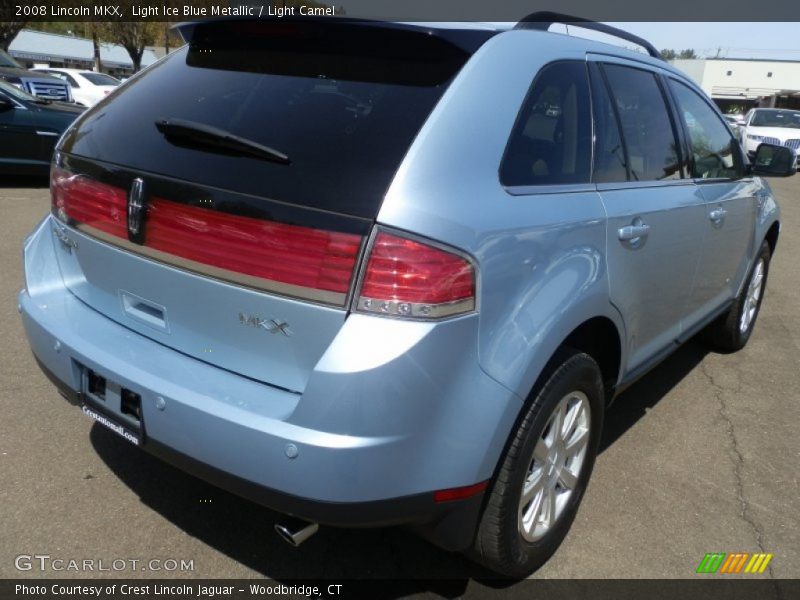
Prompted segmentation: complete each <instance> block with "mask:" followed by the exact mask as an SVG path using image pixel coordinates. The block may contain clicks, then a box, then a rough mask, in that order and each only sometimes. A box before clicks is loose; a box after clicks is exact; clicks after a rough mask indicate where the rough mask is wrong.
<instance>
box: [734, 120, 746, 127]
mask: <svg viewBox="0 0 800 600" xmlns="http://www.w3.org/2000/svg"><path fill="white" fill-rule="evenodd" d="M736 124H737V125H738V126H739V127H744V126H745V125H747V121H745V120H744V119H736Z"/></svg>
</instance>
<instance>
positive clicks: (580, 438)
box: [564, 427, 589, 457]
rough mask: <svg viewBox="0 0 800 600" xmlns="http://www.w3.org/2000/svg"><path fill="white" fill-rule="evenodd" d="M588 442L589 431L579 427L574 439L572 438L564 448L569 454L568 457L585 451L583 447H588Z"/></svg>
mask: <svg viewBox="0 0 800 600" xmlns="http://www.w3.org/2000/svg"><path fill="white" fill-rule="evenodd" d="M588 441H589V430H588V429H586V428H585V427H579V428H578V429H577V430H576V431H575V434H574V435H573V436H572V438H570V439H569V440H568V441H567V443H566V445H565V446H564V451H565V452H566V453H567V457H572V456H573V455H575V454H577V453H578V452H580V451H581V450H583V447H584V446H586V444H587V442H588Z"/></svg>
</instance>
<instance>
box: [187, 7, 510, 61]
mask: <svg viewBox="0 0 800 600" xmlns="http://www.w3.org/2000/svg"><path fill="white" fill-rule="evenodd" d="M278 21H280V22H281V23H298V24H299V23H306V24H316V25H318V24H320V23H325V24H326V25H329V26H331V27H350V28H360V27H363V28H365V29H367V28H369V29H377V30H381V29H383V30H387V31H406V32H408V33H409V34H410V35H412V36H416V35H419V34H423V35H426V36H430V37H434V38H437V39H440V40H442V41H444V42H447V43H448V44H450V45H451V46H453V47H455V48H458V49H459V50H461V51H462V52H464V53H466V54H474V53H475V51H476V50H477V49H478V48H480V47H481V46H482V45H483V44H484V43H485V42H486V40H488V39H489V38H491V37H493V36H494V35H497V34H498V33H500V30H496V29H478V28H468V27H465V28H463V29H461V28H445V27H435V26H433V25H432V24H430V23H395V22H392V21H377V20H372V19H356V18H352V17H311V16H309V17H290V16H289V17H280V18H278V17H274V18H262V19H253V18H242V17H223V18H219V19H208V20H203V21H186V22H182V23H177V24H175V25H173V26H172V29H174V30H176V31H177V32H178V33H179V34H180V35H181V37H182V38H183V41H184V42H186V43H187V44H188V43H191V41H192V40H193V38H194V36H195V33H196V31H197V30H198V27H199V28H200V29H201V30H203V31H205V32H208V31H209V29H210V28H211V27H213V26H214V25H215V24H230V23H235V22H241V23H245V22H250V23H258V22H271V23H275V22H278Z"/></svg>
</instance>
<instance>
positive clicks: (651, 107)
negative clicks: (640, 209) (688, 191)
mask: <svg viewBox="0 0 800 600" xmlns="http://www.w3.org/2000/svg"><path fill="white" fill-rule="evenodd" d="M604 70H605V73H606V75H607V77H608V83H609V85H610V87H611V95H612V97H613V100H614V103H615V106H616V108H617V112H618V114H619V119H620V124H621V125H622V132H623V135H624V137H625V147H626V149H627V152H628V164H629V166H630V172H631V179H632V180H634V181H650V180H661V179H680V177H681V168H680V163H679V158H678V144H677V143H676V141H675V134H674V131H673V128H672V122H671V121H670V118H669V113H668V112H667V105H666V103H665V101H664V96H663V95H662V93H661V88H660V87H659V85H658V82H657V81H656V78H655V75H653V74H652V73H648V72H647V71H642V70H640V69H633V68H628V67H620V66H618V65H605V66H604Z"/></svg>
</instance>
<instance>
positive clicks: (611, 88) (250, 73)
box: [19, 14, 792, 577]
mask: <svg viewBox="0 0 800 600" xmlns="http://www.w3.org/2000/svg"><path fill="white" fill-rule="evenodd" d="M552 21H553V19H552V16H551V15H542V14H535V15H532V16H530V17H529V18H527V19H525V20H524V21H522V22H521V23H520V24H519V25H517V26H516V27H515V28H514V29H512V30H502V29H493V28H487V27H478V26H469V25H463V26H457V27H448V28H444V27H434V26H431V25H412V24H399V23H382V22H371V21H356V20H348V21H342V22H339V21H335V20H328V21H318V20H313V19H303V20H291V19H281V20H260V21H246V20H244V21H243V20H239V21H231V20H226V21H206V22H202V23H197V24H187V25H184V26H182V31H183V34H184V35H185V37H186V39H187V41H188V45H186V46H184V47H183V48H181V49H179V50H177V51H175V52H173V53H171V54H169V55H168V56H167V57H166V58H164V59H163V60H161V61H160V62H159V63H157V64H155V65H154V66H152V67H150V68H149V69H148V70H147V71H146V72H145V73H143V74H142V75H141V76H138V77H137V78H136V81H135V83H133V84H131V85H126V86H123V87H122V88H120V89H119V91H118V92H117V93H115V94H114V95H112V96H111V97H109V98H107V99H105V100H102V101H101V102H100V103H99V104H98V105H97V106H95V107H93V108H92V109H90V110H88V111H87V112H86V113H85V114H84V115H83V116H82V117H81V118H79V119H78V121H77V122H76V123H75V125H74V126H73V127H72V128H71V129H70V130H69V131H68V132H67V133H66V134H65V135H64V137H63V139H62V140H61V142H60V144H59V147H58V151H57V156H56V157H55V159H54V164H53V168H52V181H51V188H52V214H51V215H49V216H48V217H47V218H46V219H45V220H44V221H43V222H42V223H41V224H40V225H39V226H38V228H37V229H36V230H35V231H34V232H33V233H32V235H31V236H30V237H29V238H28V239H27V240H26V242H25V247H24V261H25V274H26V282H25V289H24V290H23V291H22V292H21V293H20V295H19V303H20V309H21V312H22V318H23V321H24V324H25V330H26V332H27V336H28V339H29V341H30V345H31V348H32V350H33V353H34V354H35V356H36V358H37V360H38V361H39V363H40V364H41V366H42V368H43V370H44V371H45V372H46V373H47V374H48V375H49V377H50V378H51V379H52V380H53V382H54V383H55V384H56V385H57V386H58V387H59V388H60V390H61V392H62V394H63V395H64V396H65V397H66V398H67V399H69V400H70V401H72V402H73V403H75V404H77V405H79V406H81V409H82V410H83V412H84V413H85V414H86V415H87V416H89V417H91V418H93V419H96V420H97V421H98V423H99V425H100V426H105V427H108V428H110V429H111V430H113V431H114V432H116V433H118V434H119V435H120V436H121V438H123V439H124V440H125V442H130V443H133V444H136V445H137V446H140V447H141V448H142V450H144V451H147V452H151V453H153V454H155V455H157V456H160V457H162V458H163V459H164V460H166V461H169V462H171V463H173V464H175V465H177V466H178V467H179V468H181V469H184V470H186V471H189V472H191V473H194V474H196V475H198V476H200V477H203V478H205V479H207V480H209V481H211V482H213V483H215V484H217V485H219V486H221V487H224V488H227V489H229V490H232V491H234V492H236V493H238V494H241V495H243V496H245V497H247V498H251V499H253V500H255V501H256V502H260V503H262V504H264V505H266V506H269V507H271V508H273V509H276V510H277V511H279V512H281V513H285V514H286V515H290V516H291V518H289V517H287V519H286V520H285V521H283V522H281V523H279V524H278V526H277V530H278V532H279V533H280V534H281V535H282V536H283V537H285V538H286V540H287V541H288V542H290V543H291V544H293V545H299V544H301V543H302V542H303V541H304V540H306V539H308V538H309V537H310V536H311V535H313V534H314V532H315V531H316V530H317V528H318V527H319V525H320V524H322V525H333V526H347V527H362V526H386V525H406V526H410V527H413V528H414V529H415V530H416V531H418V532H419V533H421V534H422V535H424V536H426V537H427V538H428V539H430V540H431V541H433V542H434V543H436V544H438V545H439V546H441V547H442V548H446V549H448V550H457V551H467V552H468V553H469V554H470V555H471V556H472V557H473V558H475V559H476V560H478V561H480V562H482V563H483V564H485V565H487V566H488V567H489V568H491V569H493V570H495V571H496V572H498V573H502V574H505V575H509V576H515V577H516V576H524V575H527V574H529V573H530V572H531V571H532V570H534V569H535V568H536V567H538V566H539V565H541V564H542V563H543V562H544V561H546V560H547V559H548V558H549V557H550V556H551V555H552V553H553V552H555V550H556V548H557V547H558V546H559V544H560V543H561V541H562V539H563V538H564V536H565V535H566V534H567V531H568V529H569V528H570V524H571V523H572V521H573V519H574V517H575V514H576V512H577V510H578V505H579V504H580V501H581V498H582V496H583V494H584V492H585V490H586V486H587V484H588V481H589V476H590V474H591V471H592V466H593V463H594V461H595V456H596V454H597V449H598V442H599V440H600V436H601V431H602V425H603V413H604V410H605V408H606V406H607V405H608V404H609V402H611V400H612V399H613V398H614V396H615V395H616V394H617V393H619V391H620V390H622V389H624V388H625V387H626V386H628V385H629V384H631V382H633V381H634V380H636V379H637V378H638V377H640V376H642V375H643V374H644V373H646V372H647V371H648V370H649V369H651V368H652V367H653V366H654V365H656V364H658V363H659V362H660V361H661V360H663V359H664V357H666V356H667V355H668V354H670V353H671V352H672V351H674V350H675V349H676V348H677V347H678V346H679V344H681V343H682V342H684V341H685V340H687V339H689V338H690V337H692V336H693V335H695V334H696V333H698V332H702V333H703V335H704V337H705V338H706V339H707V340H709V342H710V343H711V344H713V345H714V347H716V348H718V349H721V350H723V351H732V350H737V349H739V348H741V347H742V346H744V345H745V344H746V343H747V340H748V338H749V337H750V335H751V333H752V331H753V326H754V324H755V321H756V317H757V315H758V310H759V307H760V305H761V302H762V300H763V297H764V290H765V284H766V278H767V273H768V269H769V262H770V257H771V256H772V254H773V253H774V251H775V247H776V244H777V241H778V234H779V230H780V225H779V209H778V206H777V204H776V202H775V198H774V197H773V194H772V192H771V190H770V188H769V186H768V185H767V184H766V183H765V181H764V180H763V179H762V178H761V177H760V176H759V175H766V174H772V175H789V174H791V172H792V171H791V170H790V169H789V166H788V164H787V157H788V156H790V150H789V149H788V148H785V147H777V146H770V145H768V144H764V145H762V146H761V147H760V148H759V149H758V151H757V152H756V156H755V162H754V163H753V164H752V165H751V164H750V163H748V160H747V157H746V156H745V155H744V153H743V151H742V148H741V147H740V145H739V143H738V142H737V141H736V140H735V139H734V137H733V136H732V134H731V132H730V130H729V129H728V127H727V126H726V124H725V121H724V119H723V118H722V115H721V114H720V113H719V111H718V110H717V109H716V108H715V106H714V104H713V103H712V102H711V101H710V100H709V99H708V98H707V97H706V96H705V95H704V94H703V92H702V91H701V90H700V89H699V88H698V87H697V86H696V85H695V84H694V83H692V82H691V80H690V79H689V78H688V77H687V76H686V75H684V74H683V73H681V72H680V71H677V70H675V69H674V68H672V67H671V66H670V65H669V64H667V63H666V62H664V61H663V60H661V59H660V58H659V57H658V53H657V52H656V51H655V50H654V49H653V47H652V46H651V45H650V44H648V43H647V42H646V41H644V40H641V39H639V38H635V37H633V36H630V35H629V34H626V33H625V32H623V31H620V30H615V29H610V28H609V27H606V26H602V25H597V24H594V23H583V26H584V27H588V28H593V29H599V30H602V31H605V32H607V33H608V32H610V33H613V34H616V35H618V36H621V37H623V38H624V39H626V40H627V41H634V42H637V43H640V44H642V45H643V46H644V47H645V49H646V50H647V51H648V52H649V54H650V55H649V56H648V55H645V54H640V53H636V52H632V51H628V50H623V49H621V48H619V47H616V46H611V45H606V44H602V43H599V42H594V41H587V40H585V39H580V38H575V37H569V36H565V35H561V34H556V33H549V32H547V28H548V27H549V25H550V23H551V22H552ZM120 443H124V442H122V441H121V442H120Z"/></svg>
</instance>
